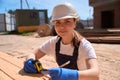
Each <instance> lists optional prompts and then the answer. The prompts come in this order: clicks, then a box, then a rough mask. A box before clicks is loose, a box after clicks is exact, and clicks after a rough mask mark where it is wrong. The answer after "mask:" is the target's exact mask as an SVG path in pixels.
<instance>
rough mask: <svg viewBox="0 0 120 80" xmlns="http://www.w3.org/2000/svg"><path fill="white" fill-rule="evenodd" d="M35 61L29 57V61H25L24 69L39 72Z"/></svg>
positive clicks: (29, 71)
mask: <svg viewBox="0 0 120 80" xmlns="http://www.w3.org/2000/svg"><path fill="white" fill-rule="evenodd" d="M34 61H35V60H33V59H28V60H27V61H25V63H24V67H23V69H24V71H25V72H28V73H37V70H36V68H35V66H34Z"/></svg>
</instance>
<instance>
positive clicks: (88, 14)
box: [0, 0, 93, 20]
mask: <svg viewBox="0 0 120 80" xmlns="http://www.w3.org/2000/svg"><path fill="white" fill-rule="evenodd" d="M20 1H21V0H0V14H1V13H7V12H8V10H16V9H20V8H21V6H20ZM27 1H28V4H29V8H30V9H33V8H35V9H47V10H48V17H50V16H51V13H52V10H53V7H54V6H55V5H57V4H59V3H64V2H69V3H71V4H72V5H73V6H74V7H75V8H76V10H77V12H78V14H79V16H80V18H81V19H83V20H86V19H91V18H93V7H91V6H89V0H27ZM22 2H23V4H22V5H23V6H22V7H23V9H28V6H27V4H26V1H25V0H22Z"/></svg>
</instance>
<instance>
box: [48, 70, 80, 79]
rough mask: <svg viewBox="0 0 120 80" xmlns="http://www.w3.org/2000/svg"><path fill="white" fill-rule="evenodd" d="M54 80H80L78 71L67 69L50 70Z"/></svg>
mask: <svg viewBox="0 0 120 80" xmlns="http://www.w3.org/2000/svg"><path fill="white" fill-rule="evenodd" d="M48 71H49V74H50V76H51V79H52V80H78V71H77V70H72V69H66V68H49V69H48Z"/></svg>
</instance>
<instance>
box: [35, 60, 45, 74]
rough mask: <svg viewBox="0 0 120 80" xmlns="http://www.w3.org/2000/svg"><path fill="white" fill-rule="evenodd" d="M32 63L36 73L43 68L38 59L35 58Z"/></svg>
mask: <svg viewBox="0 0 120 80" xmlns="http://www.w3.org/2000/svg"><path fill="white" fill-rule="evenodd" d="M33 64H34V66H35V68H36V70H37V72H38V73H40V72H41V71H42V70H43V67H42V64H41V63H40V61H39V60H35V61H34V62H33Z"/></svg>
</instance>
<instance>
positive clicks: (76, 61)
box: [24, 3, 99, 80]
mask: <svg viewBox="0 0 120 80" xmlns="http://www.w3.org/2000/svg"><path fill="white" fill-rule="evenodd" d="M78 19H79V16H78V14H77V12H76V10H75V8H74V7H73V6H72V5H71V4H69V3H63V4H58V5H56V6H55V7H54V9H53V13H52V19H51V22H52V23H53V25H54V28H55V31H56V33H57V36H55V37H53V38H52V39H50V40H48V41H47V42H45V43H43V44H42V45H41V46H40V47H39V48H38V49H37V50H36V52H35V53H34V54H31V55H29V56H28V58H27V61H26V62H25V64H24V70H25V71H26V72H36V69H35V67H34V65H33V63H32V61H34V60H36V59H40V58H41V57H43V56H44V55H53V57H54V58H55V60H56V62H57V64H58V65H59V66H61V65H62V64H64V63H66V62H67V61H70V63H69V64H68V65H66V66H64V67H63V68H49V69H48V71H49V75H50V76H51V79H52V80H98V74H99V72H98V64H97V60H96V54H95V51H94V48H93V47H92V45H91V43H90V42H89V41H87V40H86V39H85V38H84V37H83V36H81V35H80V34H79V33H78V32H76V31H75V30H74V28H75V27H76V22H77V20H78Z"/></svg>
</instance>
